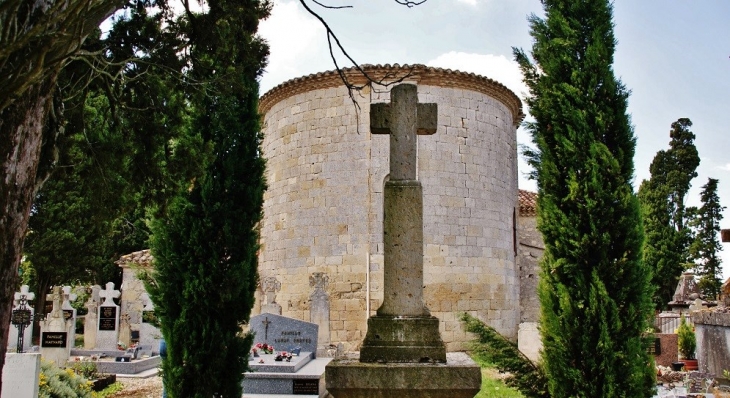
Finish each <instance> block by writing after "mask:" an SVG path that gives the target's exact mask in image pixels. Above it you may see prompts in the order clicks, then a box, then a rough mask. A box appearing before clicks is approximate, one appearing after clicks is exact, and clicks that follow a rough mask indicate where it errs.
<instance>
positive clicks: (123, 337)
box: [119, 303, 132, 347]
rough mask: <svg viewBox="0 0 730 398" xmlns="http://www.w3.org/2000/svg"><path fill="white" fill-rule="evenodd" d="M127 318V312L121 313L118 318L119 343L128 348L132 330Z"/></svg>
mask: <svg viewBox="0 0 730 398" xmlns="http://www.w3.org/2000/svg"><path fill="white" fill-rule="evenodd" d="M125 304H126V303H125ZM129 318H130V316H129V312H127V311H122V315H120V316H119V342H121V343H122V344H124V345H125V346H126V347H129V345H130V344H131V342H132V329H131V328H130V326H129Z"/></svg>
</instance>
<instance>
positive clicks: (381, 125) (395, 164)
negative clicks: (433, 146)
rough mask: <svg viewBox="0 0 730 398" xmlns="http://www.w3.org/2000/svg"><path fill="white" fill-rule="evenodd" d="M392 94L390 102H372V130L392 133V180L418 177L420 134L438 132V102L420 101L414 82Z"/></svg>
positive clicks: (396, 89)
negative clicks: (417, 164)
mask: <svg viewBox="0 0 730 398" xmlns="http://www.w3.org/2000/svg"><path fill="white" fill-rule="evenodd" d="M390 93H391V94H390V101H391V103H390V104H385V103H383V104H372V105H370V133H371V134H390V179H391V180H415V179H416V161H417V152H418V141H417V138H416V135H417V134H418V135H431V134H434V133H436V124H437V113H438V112H437V108H436V104H420V103H418V90H417V89H416V86H415V85H412V84H401V85H399V86H396V87H393V90H391V92H390Z"/></svg>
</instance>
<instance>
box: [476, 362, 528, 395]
mask: <svg viewBox="0 0 730 398" xmlns="http://www.w3.org/2000/svg"><path fill="white" fill-rule="evenodd" d="M473 359H474V361H476V363H478V364H479V366H480V367H481V368H482V389H481V390H480V391H479V394H477V395H476V397H474V398H524V395H522V394H520V392H519V391H517V390H515V389H514V388H511V387H507V385H506V384H504V383H503V382H502V380H500V379H499V371H497V369H496V368H495V367H494V365H492V364H491V363H489V362H486V361H484V360H482V359H481V358H479V357H476V356H475V357H474V358H473Z"/></svg>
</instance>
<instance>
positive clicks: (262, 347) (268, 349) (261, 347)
mask: <svg viewBox="0 0 730 398" xmlns="http://www.w3.org/2000/svg"><path fill="white" fill-rule="evenodd" d="M254 350H257V351H261V353H262V354H273V353H274V346H272V345H270V344H266V343H257V344H256V346H255V347H254Z"/></svg>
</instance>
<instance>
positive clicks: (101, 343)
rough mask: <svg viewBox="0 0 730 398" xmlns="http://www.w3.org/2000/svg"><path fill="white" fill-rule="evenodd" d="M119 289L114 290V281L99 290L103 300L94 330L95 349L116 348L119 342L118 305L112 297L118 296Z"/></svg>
mask: <svg viewBox="0 0 730 398" xmlns="http://www.w3.org/2000/svg"><path fill="white" fill-rule="evenodd" d="M119 294H120V293H119V290H114V282H109V283H107V284H106V289H104V290H102V291H100V292H99V297H100V298H101V299H104V302H102V303H101V305H100V306H99V323H98V328H97V332H96V347H95V349H97V350H116V349H117V342H119V306H118V305H116V304H115V303H114V299H115V298H118V297H119Z"/></svg>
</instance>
